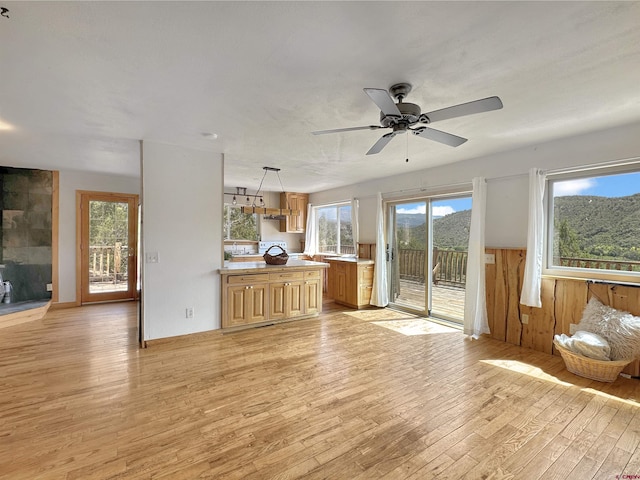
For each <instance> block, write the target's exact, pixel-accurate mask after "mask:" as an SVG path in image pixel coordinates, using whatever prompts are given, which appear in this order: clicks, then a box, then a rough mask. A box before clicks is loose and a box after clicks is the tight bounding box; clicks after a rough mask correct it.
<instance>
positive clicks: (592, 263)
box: [554, 257, 640, 272]
mask: <svg viewBox="0 0 640 480" xmlns="http://www.w3.org/2000/svg"><path fill="white" fill-rule="evenodd" d="M554 264H556V265H558V264H559V265H560V266H562V267H575V268H596V269H598V270H619V271H625V272H640V262H633V261H619V260H599V259H597V258H575V257H560V262H559V263H558V258H555V259H554Z"/></svg>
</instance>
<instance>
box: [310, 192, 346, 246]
mask: <svg viewBox="0 0 640 480" xmlns="http://www.w3.org/2000/svg"><path fill="white" fill-rule="evenodd" d="M331 207H335V208H336V219H337V225H338V231H337V232H336V233H337V235H336V239H337V242H338V245H336V247H337V249H338V250H340V247H341V243H340V210H339V209H340V208H341V207H349V208H353V206H352V204H351V202H350V201H344V202H335V203H326V204H323V205H314V206H313V207H312V208H313V210H314V212H313V213H314V216H313V218H314V221H315V234H316V239H315V240H316V245H317V246H318V251H317V254H318V255H333V256H339V257H355V256H356V253H357V252H355V251H354V253H339V252H321V251H320V249H319V247H320V228H319V221H320V217H319V215H318V211H319V210H322V209H327V208H331ZM352 214H353V212H350V217H351V216H352ZM351 234H352V235H353V224H352V225H351ZM354 250H355V246H354Z"/></svg>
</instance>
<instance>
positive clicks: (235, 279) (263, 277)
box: [227, 273, 269, 285]
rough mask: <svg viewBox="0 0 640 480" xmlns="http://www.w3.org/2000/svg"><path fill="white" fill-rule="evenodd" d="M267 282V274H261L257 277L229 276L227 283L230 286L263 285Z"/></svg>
mask: <svg viewBox="0 0 640 480" xmlns="http://www.w3.org/2000/svg"><path fill="white" fill-rule="evenodd" d="M268 281H269V274H268V273H262V274H259V275H229V277H228V280H227V283H229V284H231V285H236V284H239V283H241V284H243V283H247V284H252V283H265V282H268Z"/></svg>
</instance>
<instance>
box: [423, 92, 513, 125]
mask: <svg viewBox="0 0 640 480" xmlns="http://www.w3.org/2000/svg"><path fill="white" fill-rule="evenodd" d="M501 108H502V100H500V98H499V97H488V98H483V99H482V100H474V101H473V102H467V103H461V104H460V105H454V106H453V107H447V108H442V109H440V110H434V111H433V112H429V113H425V114H424V115H426V116H427V117H428V118H429V121H430V123H433V122H439V121H440V120H447V119H449V118H455V117H462V116H464V115H473V114H474V113H482V112H489V111H491V110H500V109H501Z"/></svg>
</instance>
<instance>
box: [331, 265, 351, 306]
mask: <svg viewBox="0 0 640 480" xmlns="http://www.w3.org/2000/svg"><path fill="white" fill-rule="evenodd" d="M337 267H338V268H337V269H336V272H335V273H336V276H335V280H336V283H335V285H334V287H335V288H334V291H333V294H334V296H333V299H334V300H339V301H341V302H346V301H347V296H348V293H347V292H348V284H347V270H346V268H344V265H343V264H340V263H338V264H337Z"/></svg>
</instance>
